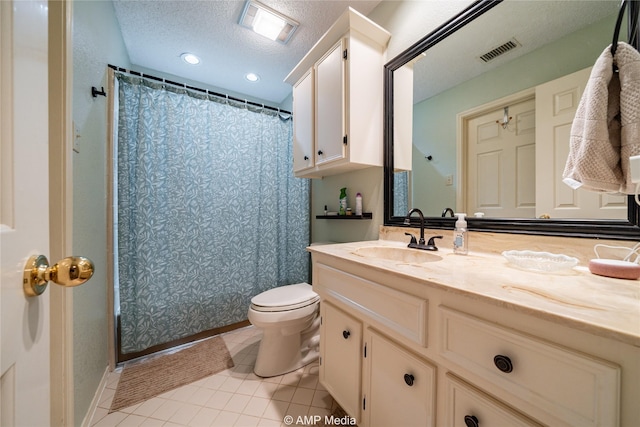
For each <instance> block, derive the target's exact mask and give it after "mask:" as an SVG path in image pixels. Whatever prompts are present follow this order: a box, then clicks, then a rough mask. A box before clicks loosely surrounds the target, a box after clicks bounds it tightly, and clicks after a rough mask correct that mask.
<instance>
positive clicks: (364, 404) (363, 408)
mask: <svg viewBox="0 0 640 427" xmlns="http://www.w3.org/2000/svg"><path fill="white" fill-rule="evenodd" d="M365 409H367V398H366V397H363V398H362V410H363V411H364V410H365Z"/></svg>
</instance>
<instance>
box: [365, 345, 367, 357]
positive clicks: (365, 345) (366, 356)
mask: <svg viewBox="0 0 640 427" xmlns="http://www.w3.org/2000/svg"><path fill="white" fill-rule="evenodd" d="M364 357H365V358H366V357H367V344H366V343H365V344H364Z"/></svg>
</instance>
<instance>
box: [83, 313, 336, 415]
mask: <svg viewBox="0 0 640 427" xmlns="http://www.w3.org/2000/svg"><path fill="white" fill-rule="evenodd" d="M221 336H222V338H223V339H224V341H225V343H226V344H227V347H228V349H229V352H230V353H231V356H232V357H233V361H234V364H235V366H234V367H233V368H231V369H228V370H226V371H223V372H220V373H218V374H215V375H212V376H210V377H207V378H203V379H202V380H199V381H196V382H194V383H191V384H188V385H185V386H182V387H180V388H177V389H175V390H172V391H169V392H167V393H164V394H162V395H160V396H158V397H154V398H151V399H149V400H147V401H145V402H142V403H140V404H137V405H134V406H130V407H128V408H124V409H122V410H120V411H117V412H112V413H109V407H110V406H111V401H112V400H113V396H114V394H115V391H116V387H117V385H118V380H119V378H120V372H121V371H122V369H121V368H119V369H117V370H116V371H114V372H112V373H110V374H109V377H108V379H107V384H106V386H105V388H104V390H103V391H102V394H101V397H100V403H99V405H98V408H97V409H96V411H95V413H94V415H93V418H92V420H91V422H90V424H89V425H91V426H95V427H114V426H127V427H133V426H140V427H143V426H144V427H151V426H154V427H155V426H166V427H179V426H189V427H204V426H221V427H232V426H240V427H250V426H251V427H257V426H260V427H263V426H264V427H271V426H275V427H280V426H289V425H290V424H287V423H285V416H287V415H289V416H292V417H294V418H293V419H294V420H297V419H299V418H298V416H305V415H306V416H313V415H318V416H320V417H322V418H324V416H325V415H329V414H331V412H332V411H333V410H334V409H335V408H336V403H335V402H334V400H333V398H332V397H331V396H330V395H329V393H328V392H327V391H326V390H325V389H324V388H323V387H322V385H320V383H319V382H318V364H317V363H312V364H311V365H308V366H305V367H304V368H302V369H299V370H298V371H296V372H291V373H288V374H285V375H282V376H279V377H273V378H260V377H258V376H256V375H255V374H254V373H253V363H254V361H255V358H256V354H257V352H258V343H259V340H260V332H259V331H257V330H256V329H255V328H254V327H252V326H250V327H247V328H242V329H238V330H236V331H233V332H229V333H226V334H223V335H221ZM307 419H309V418H307ZM293 425H295V422H294V423H293Z"/></svg>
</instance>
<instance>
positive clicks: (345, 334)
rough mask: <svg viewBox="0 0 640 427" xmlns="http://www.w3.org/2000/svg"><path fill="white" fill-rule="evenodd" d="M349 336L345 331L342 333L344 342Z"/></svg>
mask: <svg viewBox="0 0 640 427" xmlns="http://www.w3.org/2000/svg"><path fill="white" fill-rule="evenodd" d="M349 335H351V332H349V331H347V330H344V331H342V336H343V337H344V339H345V340H346V339H347V338H349Z"/></svg>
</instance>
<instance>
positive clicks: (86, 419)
mask: <svg viewBox="0 0 640 427" xmlns="http://www.w3.org/2000/svg"><path fill="white" fill-rule="evenodd" d="M109 373H110V370H109V366H107V367H106V368H105V370H104V374H102V379H101V380H100V384H98V388H97V389H96V392H95V394H94V395H93V399H92V400H91V404H90V405H89V409H88V410H87V414H86V415H85V417H84V419H83V420H82V427H89V426H91V420H93V416H94V415H95V413H96V409H97V408H98V404H99V403H100V398H101V397H102V393H103V392H104V389H105V388H106V386H107V378H108V377H109Z"/></svg>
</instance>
